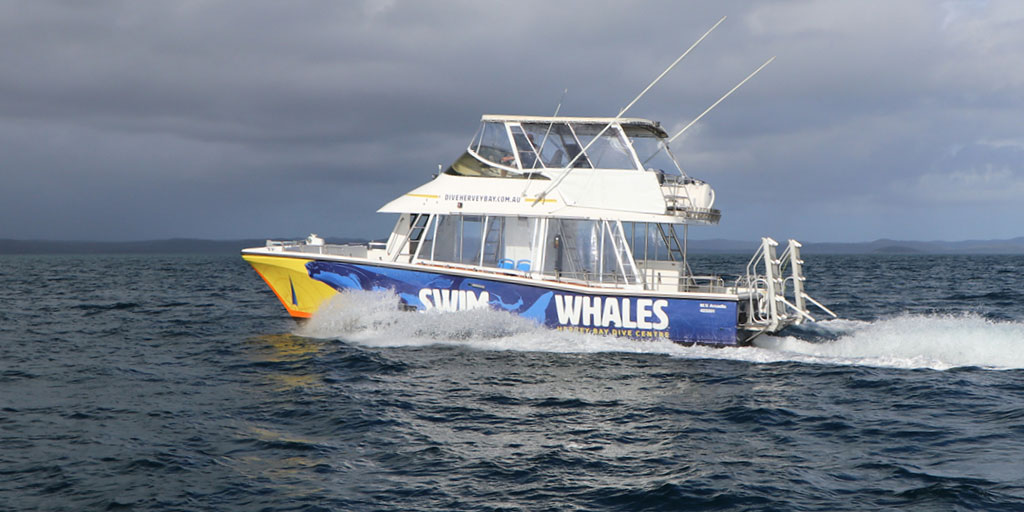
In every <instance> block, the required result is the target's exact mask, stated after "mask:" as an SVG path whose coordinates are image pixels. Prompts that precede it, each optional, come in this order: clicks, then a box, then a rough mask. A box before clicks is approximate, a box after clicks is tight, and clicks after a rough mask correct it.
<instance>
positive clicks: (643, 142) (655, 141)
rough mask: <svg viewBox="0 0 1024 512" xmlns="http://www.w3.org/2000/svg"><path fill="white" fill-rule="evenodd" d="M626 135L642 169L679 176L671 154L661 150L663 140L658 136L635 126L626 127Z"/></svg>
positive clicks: (679, 171)
mask: <svg viewBox="0 0 1024 512" xmlns="http://www.w3.org/2000/svg"><path fill="white" fill-rule="evenodd" d="M626 135H627V136H629V139H630V142H632V143H633V149H634V150H635V151H636V156H637V157H639V158H640V163H641V164H643V167H644V169H647V170H653V171H661V172H663V173H665V174H668V175H672V176H679V175H681V174H682V171H681V170H680V169H679V166H678V165H676V162H675V160H673V159H672V154H671V153H669V152H668V151H667V149H662V146H663V145H664V143H665V139H664V138H662V137H660V136H658V134H656V133H654V131H652V130H650V129H648V128H643V127H637V126H630V127H626Z"/></svg>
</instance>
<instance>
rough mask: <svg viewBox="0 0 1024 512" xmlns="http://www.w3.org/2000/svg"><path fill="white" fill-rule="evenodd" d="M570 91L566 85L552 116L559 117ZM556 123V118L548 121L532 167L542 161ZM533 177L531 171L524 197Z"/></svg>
mask: <svg viewBox="0 0 1024 512" xmlns="http://www.w3.org/2000/svg"><path fill="white" fill-rule="evenodd" d="M568 92H569V88H568V87H566V88H565V89H562V97H561V98H558V105H557V106H555V113H554V114H552V115H551V117H558V111H559V110H562V102H563V101H565V95H566V94H567V93H568ZM554 125H555V120H554V119H552V120H551V122H550V123H548V129H547V131H545V132H544V138H543V139H541V140H540V147H538V148H536V150H537V158H535V159H534V160H533V167H531V169H536V168H537V164H538V163H539V162H540V159H541V156H540V155H541V153H543V151H544V144H547V142H548V135H550V134H551V127H552V126H554ZM531 142H532V141H531ZM532 179H533V173H532V172H531V173H529V174H527V176H526V186H525V187H523V193H522V194H520V195H522V196H523V197H526V190H527V189H528V188H530V180H532Z"/></svg>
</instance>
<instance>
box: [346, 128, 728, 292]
mask: <svg viewBox="0 0 1024 512" xmlns="http://www.w3.org/2000/svg"><path fill="white" fill-rule="evenodd" d="M713 202H714V193H713V192H712V191H711V188H710V186H708V185H707V184H706V183H704V182H702V181H699V180H694V179H692V178H689V177H687V176H686V175H685V174H684V173H683V171H682V169H681V167H680V166H679V165H678V163H677V162H676V160H675V157H674V156H673V155H672V153H671V151H670V150H669V148H668V145H667V143H666V134H665V131H664V130H662V129H661V127H660V125H659V124H658V123H656V122H654V121H649V120H646V119H614V118H582V117H526V116H493V115H487V116H484V117H483V118H482V120H481V126H480V129H479V130H478V131H477V133H476V135H475V136H474V137H473V139H472V140H471V141H470V144H469V146H468V147H467V149H466V151H465V153H463V154H462V155H461V156H460V157H459V158H457V159H456V160H455V162H454V163H453V164H452V165H451V166H450V167H449V168H448V169H447V170H446V171H444V172H443V173H441V174H440V175H438V176H436V177H435V179H434V180H433V181H431V182H430V183H427V184H425V185H423V186H421V187H419V188H417V189H415V190H413V191H412V192H410V193H408V194H405V195H404V196H402V197H400V198H398V199H396V200H394V201H392V202H390V203H388V204H387V205H385V206H384V207H382V208H381V209H380V210H379V211H380V212H390V213H398V214H400V215H399V219H398V222H397V223H396V225H395V228H394V230H393V232H392V234H391V236H390V237H389V239H388V242H387V243H386V244H383V245H384V246H383V247H377V248H376V249H374V248H370V249H369V252H368V254H367V255H366V256H367V257H370V258H371V259H380V260H384V261H395V262H403V263H413V264H421V265H428V266H443V267H447V268H458V267H464V268H466V269H472V270H486V271H492V272H498V273H508V274H513V275H520V276H524V277H530V278H535V279H544V280H555V281H564V282H572V283H578V284H584V285H587V286H607V287H618V288H630V289H640V290H673V291H684V290H688V289H696V288H703V289H706V290H710V289H712V288H715V287H716V286H717V285H719V284H720V281H719V280H717V279H711V278H698V277H697V276H694V275H693V274H692V272H690V270H689V268H688V265H687V258H686V242H685V239H686V235H687V228H688V226H689V225H690V224H715V223H717V222H718V219H719V217H720V215H721V214H720V212H718V210H714V209H712V208H711V206H712V204H713ZM679 231H682V237H681V236H680V233H679ZM681 239H682V241H680V240H681Z"/></svg>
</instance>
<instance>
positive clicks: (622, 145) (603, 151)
mask: <svg viewBox="0 0 1024 512" xmlns="http://www.w3.org/2000/svg"><path fill="white" fill-rule="evenodd" d="M604 128H605V127H604V126H603V125H600V124H577V125H575V126H573V129H574V130H575V131H576V136H577V137H578V138H579V140H580V143H581V144H582V145H583V147H584V148H585V147H587V145H588V144H590V148H588V149H587V157H589V158H590V163H591V165H592V166H594V167H595V168H598V169H636V163H634V161H633V156H632V154H631V153H630V150H629V147H628V145H627V142H626V140H625V139H624V138H623V137H622V133H621V132H620V131H619V129H618V127H616V126H612V127H610V128H608V129H607V130H605V131H604V133H602V134H601V136H600V137H597V134H598V133H601V130H604ZM595 138H596V139H597V140H594V139H595ZM591 141H593V142H591Z"/></svg>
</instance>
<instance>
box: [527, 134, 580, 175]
mask: <svg viewBox="0 0 1024 512" xmlns="http://www.w3.org/2000/svg"><path fill="white" fill-rule="evenodd" d="M523 131H524V132H526V134H527V136H530V137H532V140H533V142H534V144H535V145H536V146H537V150H538V151H539V152H540V156H541V160H543V163H544V166H545V167H552V168H556V169H557V168H561V167H565V164H567V163H569V159H570V158H572V156H569V151H568V150H567V149H566V147H567V146H573V147H576V148H578V147H579V146H578V145H577V143H576V137H575V136H574V135H573V134H572V131H571V130H569V126H568V125H566V124H563V123H553V124H544V123H523ZM578 152H579V150H578V149H577V150H576V151H575V152H573V153H572V154H573V155H575V154H576V153H578Z"/></svg>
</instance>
